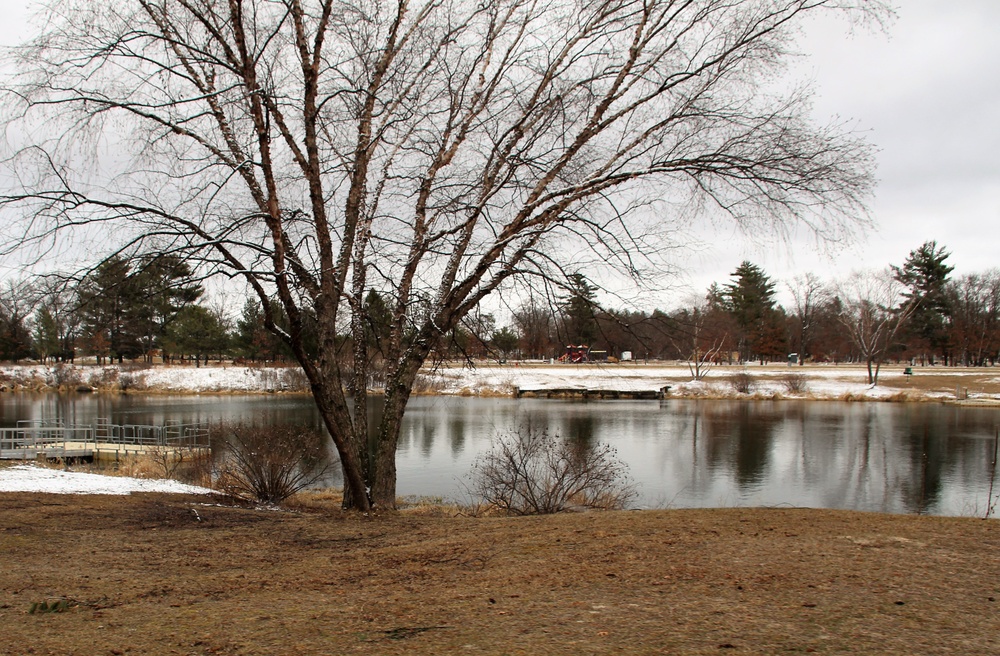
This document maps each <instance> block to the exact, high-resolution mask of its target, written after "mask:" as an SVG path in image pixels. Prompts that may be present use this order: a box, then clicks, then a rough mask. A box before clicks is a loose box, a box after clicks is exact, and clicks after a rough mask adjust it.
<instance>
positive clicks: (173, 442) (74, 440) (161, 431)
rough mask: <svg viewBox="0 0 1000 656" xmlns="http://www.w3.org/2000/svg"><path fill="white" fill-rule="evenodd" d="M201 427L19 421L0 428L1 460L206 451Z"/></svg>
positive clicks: (205, 439)
mask: <svg viewBox="0 0 1000 656" xmlns="http://www.w3.org/2000/svg"><path fill="white" fill-rule="evenodd" d="M208 448H209V440H208V428H207V427H206V426H203V425H192V424H165V425H163V426H146V425H138V424H112V423H110V422H108V421H98V422H97V423H95V424H92V425H89V426H79V425H71V426H65V425H62V424H60V423H51V422H49V423H41V422H37V421H19V422H18V423H17V426H16V427H14V428H0V459H2V460H34V459H37V458H85V459H113V460H114V459H118V458H119V457H121V456H125V455H136V454H144V453H150V452H153V451H156V452H161V453H163V452H166V453H170V452H177V453H179V452H181V451H184V450H191V449H208Z"/></svg>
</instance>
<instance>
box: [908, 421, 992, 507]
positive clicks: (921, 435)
mask: <svg viewBox="0 0 1000 656" xmlns="http://www.w3.org/2000/svg"><path fill="white" fill-rule="evenodd" d="M980 419H981V418H980V417H979V416H977V415H976V414H975V413H972V412H968V411H963V409H960V408H948V409H937V408H933V409H932V408H928V407H923V406H921V407H917V408H914V409H913V410H912V411H911V412H908V413H906V414H905V415H904V422H905V423H904V426H903V428H902V430H901V431H900V436H901V439H902V440H903V441H904V446H905V447H906V453H907V454H908V455H909V461H910V467H911V470H912V474H911V476H910V477H909V479H908V480H907V482H906V483H905V484H904V485H903V486H901V489H902V496H903V504H904V505H905V506H906V508H907V510H908V511H909V512H915V513H926V512H934V511H936V509H937V506H938V504H939V503H940V502H941V496H942V490H943V488H944V479H945V478H946V477H948V476H950V475H952V474H953V473H956V472H958V471H959V470H961V469H962V464H963V463H965V462H973V463H976V465H977V466H978V467H979V468H980V472H982V469H981V468H982V466H983V463H985V464H986V465H987V466H988V465H989V458H991V457H992V455H990V456H989V458H984V457H983V456H982V455H980V456H979V457H977V454H985V452H986V451H987V450H986V449H985V448H984V444H985V442H984V441H983V440H976V439H974V438H976V437H979V436H986V435H989V434H991V433H992V430H989V429H990V428H992V427H991V426H989V425H988V424H984V423H982V422H981V421H980ZM969 438H972V439H969ZM984 501H985V500H984Z"/></svg>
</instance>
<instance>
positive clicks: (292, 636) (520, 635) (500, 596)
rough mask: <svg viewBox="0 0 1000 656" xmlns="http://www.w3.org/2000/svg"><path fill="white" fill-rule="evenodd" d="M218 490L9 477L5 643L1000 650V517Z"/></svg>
mask: <svg viewBox="0 0 1000 656" xmlns="http://www.w3.org/2000/svg"><path fill="white" fill-rule="evenodd" d="M335 501H336V500H335V499H334V498H331V499H330V502H331V503H333V502H335ZM202 504H203V500H202V499H194V498H184V497H177V496H168V495H136V496H132V497H96V496H82V497H81V496H74V497H70V496H54V495H32V494H0V552H2V553H3V554H4V567H2V568H0V623H2V625H3V627H4V639H3V640H2V641H0V654H24V653H30V652H34V653H57V654H71V653H72V654H115V653H120V654H126V653H134V654H139V653H145V654H167V653H179V654H342V653H359V654H453V653H455V654H457V653H462V654H468V653H481V654H574V655H575V654H606V653H613V652H617V653H627V654H652V653H670V654H719V653H724V654H725V653H745V654H751V653H752V654H778V653H820V654H843V653H879V654H915V653H921V654H938V653H961V654H987V653H998V652H1000V613H998V612H997V611H998V606H997V603H998V602H997V601H996V599H998V598H1000V560H998V559H997V558H996V553H997V550H998V549H1000V524H998V523H997V522H995V521H982V520H975V519H961V518H935V517H912V516H889V515H873V514H861V513H851V512H835V511H818V510H792V509H780V510H779V509H770V510H768V509H727V510H678V511H655V512H615V513H584V514H568V515H555V516H547V517H532V518H518V519H509V518H490V519H471V518H467V517H428V516H411V515H407V514H404V513H392V514H387V515H384V516H376V517H373V518H364V517H361V516H358V515H355V514H344V513H341V512H340V511H339V510H336V508H335V507H334V506H331V505H328V504H326V503H322V502H320V500H319V499H317V498H313V499H312V501H311V502H310V507H309V508H308V509H306V508H303V509H301V511H300V512H273V511H253V510H249V509H243V508H232V507H218V506H207V505H202ZM59 600H65V601H66V607H67V608H66V610H65V611H64V612H47V613H36V614H29V610H30V608H31V606H32V604H36V603H38V602H42V601H45V602H49V605H50V606H51V602H53V601H59Z"/></svg>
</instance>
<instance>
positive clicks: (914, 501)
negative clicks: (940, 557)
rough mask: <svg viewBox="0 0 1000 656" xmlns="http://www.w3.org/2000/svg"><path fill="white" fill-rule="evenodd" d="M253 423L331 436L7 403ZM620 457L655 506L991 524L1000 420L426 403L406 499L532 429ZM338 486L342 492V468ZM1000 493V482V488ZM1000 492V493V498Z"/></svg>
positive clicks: (177, 408)
mask: <svg viewBox="0 0 1000 656" xmlns="http://www.w3.org/2000/svg"><path fill="white" fill-rule="evenodd" d="M98 418H108V419H110V421H111V422H112V423H131V424H163V423H166V422H168V421H171V422H175V421H179V422H182V423H200V422H211V423H215V422H219V421H231V420H253V421H257V422H262V423H296V424H308V425H316V426H318V425H319V424H320V421H319V417H318V414H317V413H316V410H315V407H314V406H313V404H312V401H311V400H310V399H308V398H302V397H287V396H231V397H230V396H178V397H171V396H138V395H127V396H111V395H109V396H105V395H79V396H58V395H27V394H4V395H0V425H3V426H13V425H15V424H16V422H17V421H19V420H23V419H36V420H45V421H61V422H63V423H65V424H91V423H94V422H95V421H96V420H97V419H98ZM528 424H530V425H531V426H533V427H536V428H546V429H548V430H549V431H550V432H552V433H555V434H558V435H560V436H563V437H565V438H567V439H573V440H578V441H581V442H583V443H589V444H594V443H597V442H606V443H609V444H611V445H612V446H614V447H615V449H617V452H618V457H619V458H620V459H621V460H623V461H624V462H625V463H626V464H627V465H628V467H629V469H630V472H631V474H632V477H633V478H634V479H635V481H636V482H637V483H638V489H639V494H640V496H639V499H638V500H637V502H636V505H638V506H641V507H720V506H759V505H764V506H774V505H788V506H809V507H820V508H850V509H858V510H871V511H882V512H893V513H930V514H942V515H974V514H980V515H981V514H982V513H983V512H985V510H986V507H987V497H988V494H989V486H990V476H991V461H992V458H993V452H994V436H995V435H996V431H997V429H998V426H1000V410H998V409H993V408H974V407H956V406H950V405H939V404H893V403H839V402H822V401H808V402H797V401H776V402H771V401H689V400H679V399H672V400H667V401H662V402H660V401H594V402H573V401H555V400H544V399H518V400H515V399H478V398H455V397H416V398H414V399H413V400H412V402H411V404H410V407H409V409H408V410H407V415H406V419H405V420H404V426H403V431H402V435H401V437H400V443H399V450H398V454H397V460H398V470H399V483H398V491H399V494H400V495H417V496H434V497H444V498H450V499H455V500H462V499H463V498H465V496H466V495H465V492H464V490H465V485H466V484H467V480H468V479H467V476H468V474H469V471H470V469H471V467H472V465H473V462H474V460H475V458H476V456H477V455H479V454H481V453H483V452H484V451H485V450H487V449H489V447H490V443H491V440H492V439H493V438H494V437H495V436H497V435H499V434H503V433H506V432H510V431H512V430H516V429H517V428H518V427H520V426H525V425H528ZM333 471H336V474H335V476H334V478H333V479H331V480H330V481H329V482H330V483H331V484H334V485H339V484H340V482H339V469H338V468H336V467H335V468H333ZM997 487H998V488H1000V482H998V485H997ZM994 494H996V492H995V493H994Z"/></svg>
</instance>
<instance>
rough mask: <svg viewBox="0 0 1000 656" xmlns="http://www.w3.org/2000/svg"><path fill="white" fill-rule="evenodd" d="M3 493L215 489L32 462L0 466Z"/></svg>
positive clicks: (192, 491) (200, 491) (203, 491)
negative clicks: (89, 472)
mask: <svg viewBox="0 0 1000 656" xmlns="http://www.w3.org/2000/svg"><path fill="white" fill-rule="evenodd" d="M0 492H44V493H50V494H116V495H124V494H131V493H133V492H165V493H168V494H214V490H210V489H208V488H204V487H197V486H194V485H185V484H184V483H178V482H177V481H170V480H153V479H143V478H127V477H125V476H101V475H100V474H86V473H83V472H71V471H59V470H56V469H45V468H43V467H35V466H33V465H15V466H13V467H0Z"/></svg>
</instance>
